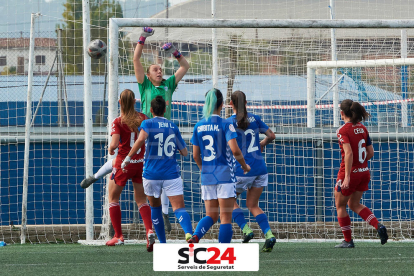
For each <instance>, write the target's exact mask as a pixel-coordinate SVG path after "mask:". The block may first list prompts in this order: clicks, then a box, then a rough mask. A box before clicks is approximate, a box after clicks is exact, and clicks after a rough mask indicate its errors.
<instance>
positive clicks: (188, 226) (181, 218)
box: [168, 195, 193, 241]
mask: <svg viewBox="0 0 414 276" xmlns="http://www.w3.org/2000/svg"><path fill="white" fill-rule="evenodd" d="M168 198H169V199H170V202H171V206H172V208H173V211H174V214H175V217H176V218H177V219H178V222H179V223H180V225H181V228H183V230H184V234H185V240H186V241H188V240H189V239H191V237H192V236H193V225H192V223H191V218H190V215H189V214H188V213H187V210H185V206H184V196H183V195H174V196H168Z"/></svg>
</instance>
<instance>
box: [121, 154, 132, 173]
mask: <svg viewBox="0 0 414 276" xmlns="http://www.w3.org/2000/svg"><path fill="white" fill-rule="evenodd" d="M130 161H131V157H129V156H127V157H125V159H124V161H122V164H121V169H122V170H124V168H125V167H126V166H128V164H129V162H130Z"/></svg>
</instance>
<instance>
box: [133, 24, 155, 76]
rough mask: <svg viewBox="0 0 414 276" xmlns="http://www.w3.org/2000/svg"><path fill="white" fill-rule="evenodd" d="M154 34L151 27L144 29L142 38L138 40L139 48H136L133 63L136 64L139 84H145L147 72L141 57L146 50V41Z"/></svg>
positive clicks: (135, 69)
mask: <svg viewBox="0 0 414 276" xmlns="http://www.w3.org/2000/svg"><path fill="white" fill-rule="evenodd" d="M153 34H154V30H153V29H151V28H149V27H144V28H142V33H141V36H140V38H139V40H138V43H137V46H136V47H135V51H134V58H133V62H134V71H135V77H136V78H137V82H138V83H143V82H144V79H145V70H144V67H143V66H142V64H141V60H140V59H141V55H142V50H143V49H144V43H145V39H146V38H147V37H149V36H152V35H153Z"/></svg>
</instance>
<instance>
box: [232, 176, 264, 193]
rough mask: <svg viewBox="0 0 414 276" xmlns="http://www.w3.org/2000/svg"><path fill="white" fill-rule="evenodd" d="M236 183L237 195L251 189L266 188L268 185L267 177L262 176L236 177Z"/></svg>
mask: <svg viewBox="0 0 414 276" xmlns="http://www.w3.org/2000/svg"><path fill="white" fill-rule="evenodd" d="M236 177H237V183H236V192H237V193H238V194H241V193H243V192H244V191H246V190H248V189H250V188H251V187H257V188H260V187H267V184H268V183H269V175H268V174H262V175H258V176H247V177H245V176H236Z"/></svg>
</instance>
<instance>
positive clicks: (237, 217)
mask: <svg viewBox="0 0 414 276" xmlns="http://www.w3.org/2000/svg"><path fill="white" fill-rule="evenodd" d="M232 217H233V220H234V221H235V222H236V223H237V225H238V226H239V227H240V228H241V229H242V230H243V228H244V226H245V225H246V219H245V218H244V214H243V211H242V209H240V208H237V209H234V210H233V214H232Z"/></svg>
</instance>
